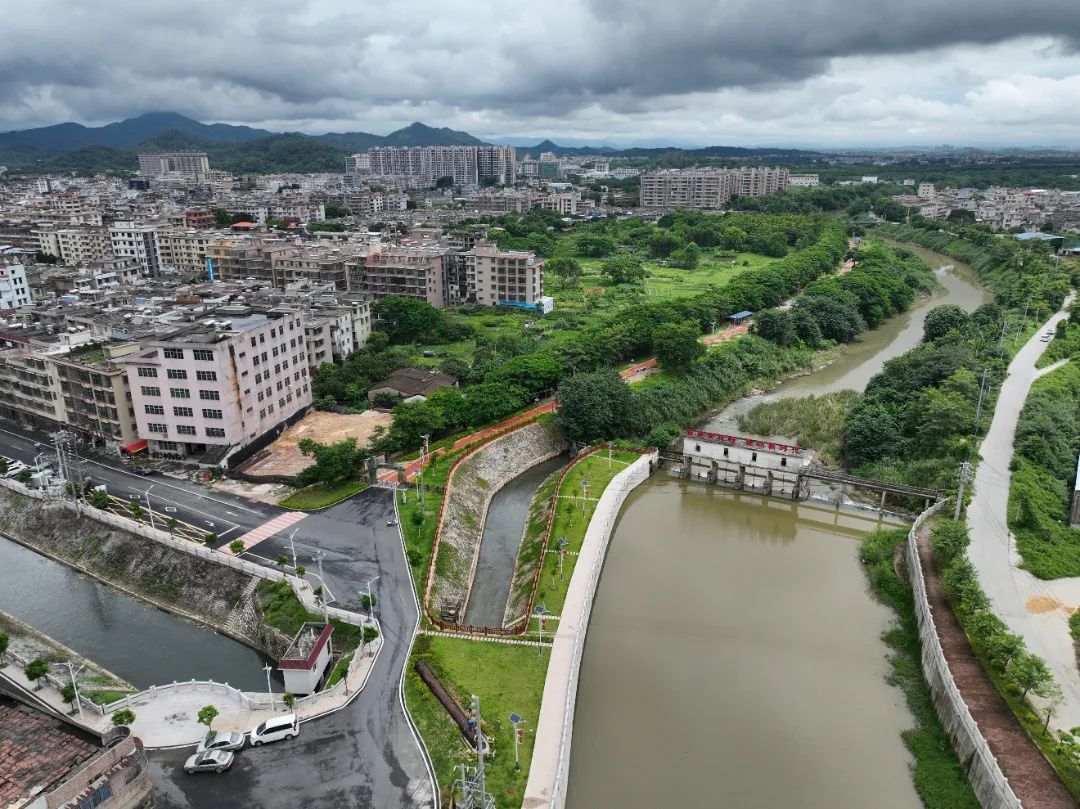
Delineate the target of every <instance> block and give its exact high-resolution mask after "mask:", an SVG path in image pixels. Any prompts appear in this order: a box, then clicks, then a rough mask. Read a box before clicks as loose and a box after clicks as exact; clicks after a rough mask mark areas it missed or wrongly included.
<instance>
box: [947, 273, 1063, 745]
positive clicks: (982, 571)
mask: <svg viewBox="0 0 1080 809" xmlns="http://www.w3.org/2000/svg"><path fill="white" fill-rule="evenodd" d="M1073 297H1074V294H1072V293H1071V294H1070V295H1069V297H1068V299H1067V300H1066V302H1065V305H1064V306H1065V307H1068V305H1069V304H1070V303H1071V302H1072V300H1073ZM1066 317H1067V312H1066V311H1065V308H1064V307H1063V308H1062V310H1061V311H1059V312H1057V313H1056V314H1054V315H1053V316H1051V317H1050V319H1049V320H1047V321H1046V322H1045V323H1044V324H1043V325H1042V326H1041V327H1040V328H1039V329H1038V330H1037V331H1036V332H1035V334H1033V335H1032V336H1031V339H1029V340H1028V341H1027V343H1026V344H1025V345H1024V346H1023V348H1021V349H1020V351H1019V352H1018V353H1017V355H1016V356H1015V357H1014V358H1013V361H1012V362H1011V363H1009V372H1008V376H1007V377H1006V378H1005V381H1004V382H1003V383H1002V386H1001V392H1000V394H999V395H998V401H997V407H996V408H995V410H994V418H993V420H992V421H991V423H990V429H989V430H988V431H987V433H986V437H985V438H984V439H983V442H982V446H981V448H980V451H979V454H980V457H981V460H980V461H979V465H978V467H977V469H976V472H975V484H974V492H973V497H972V500H971V505H970V506H969V507H968V510H967V524H968V528H969V529H970V531H971V547H970V548H969V549H968V555H969V556H970V558H971V561H972V564H974V565H975V569H976V570H977V571H978V574H979V581H980V583H981V584H982V587H983V589H984V590H985V591H986V594H987V595H988V596H989V597H990V602H991V604H992V606H993V610H994V613H995V614H997V615H998V616H999V617H1000V618H1001V619H1002V620H1004V621H1005V623H1006V624H1008V626H1009V628H1010V629H1011V630H1012V631H1013V632H1016V633H1017V634H1019V635H1021V636H1023V638H1024V640H1025V641H1026V642H1027V647H1028V649H1029V650H1030V651H1031V652H1034V653H1035V654H1037V655H1039V656H1040V657H1043V658H1045V659H1046V662H1047V664H1048V665H1049V666H1050V669H1051V671H1053V673H1054V677H1055V678H1056V679H1057V681H1058V684H1059V685H1060V686H1061V688H1062V690H1063V691H1064V693H1065V700H1064V702H1063V703H1062V705H1061V706H1060V707H1059V709H1058V713H1057V716H1056V717H1055V718H1054V719H1053V720H1052V723H1053V724H1054V726H1055V727H1057V728H1064V729H1068V728H1073V727H1076V726H1077V725H1080V671H1078V670H1077V665H1076V653H1075V651H1074V649H1073V641H1072V637H1071V636H1070V635H1069V626H1068V617H1069V615H1070V614H1071V613H1072V612H1073V611H1074V610H1075V609H1076V608H1077V607H1080V578H1073V579H1059V580H1057V581H1042V580H1040V579H1037V578H1035V577H1034V576H1032V575H1031V574H1030V573H1028V572H1027V571H1025V570H1021V569H1020V568H1019V564H1020V556H1019V554H1018V553H1017V551H1016V543H1015V540H1014V538H1013V537H1012V535H1011V534H1010V533H1009V528H1008V519H1007V516H1008V515H1007V512H1008V506H1009V483H1010V480H1011V478H1012V473H1011V471H1010V470H1009V464H1010V463H1011V461H1012V456H1013V441H1014V439H1015V437H1016V424H1017V421H1018V419H1019V418H1020V411H1021V410H1022V409H1023V407H1024V402H1025V401H1026V400H1027V395H1028V390H1029V388H1030V387H1031V383H1032V382H1033V381H1034V380H1035V379H1036V378H1037V372H1036V369H1035V363H1036V361H1037V360H1038V359H1039V356H1040V355H1041V354H1042V353H1043V351H1044V350H1045V349H1046V346H1047V345H1048V344H1047V343H1044V342H1042V340H1041V339H1040V337H1041V335H1042V334H1043V333H1044V332H1045V331H1047V330H1048V329H1054V328H1056V327H1057V324H1058V322H1059V321H1061V320H1064V319H1065V318H1066Z"/></svg>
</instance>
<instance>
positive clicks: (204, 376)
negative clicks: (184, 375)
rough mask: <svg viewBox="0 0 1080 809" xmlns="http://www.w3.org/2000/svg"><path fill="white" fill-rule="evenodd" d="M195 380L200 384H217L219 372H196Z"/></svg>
mask: <svg viewBox="0 0 1080 809" xmlns="http://www.w3.org/2000/svg"><path fill="white" fill-rule="evenodd" d="M195 378H196V379H198V380H199V381H200V382H217V371H196V372H195Z"/></svg>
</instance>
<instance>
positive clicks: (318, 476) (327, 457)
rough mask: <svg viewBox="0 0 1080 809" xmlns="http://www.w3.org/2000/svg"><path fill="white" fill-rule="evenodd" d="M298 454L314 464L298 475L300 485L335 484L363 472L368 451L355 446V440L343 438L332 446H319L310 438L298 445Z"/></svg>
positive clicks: (302, 440)
mask: <svg viewBox="0 0 1080 809" xmlns="http://www.w3.org/2000/svg"><path fill="white" fill-rule="evenodd" d="M299 447H300V452H301V453H302V454H304V455H305V456H310V457H312V458H314V459H315V460H314V463H312V464H311V465H310V466H308V467H306V468H305V469H304V470H303V471H302V472H301V473H300V475H299V477H300V482H301V483H328V484H329V483H335V482H337V481H339V480H345V479H347V478H352V477H355V476H356V475H359V474H360V473H361V472H363V470H364V464H365V463H366V462H367V458H368V451H367V450H366V449H365V448H364V447H360V446H357V443H356V439H355V438H345V439H342V440H341V441H337V442H335V443H333V444H320V443H318V442H317V441H313V440H311V439H310V438H304V439H301V440H300V443H299Z"/></svg>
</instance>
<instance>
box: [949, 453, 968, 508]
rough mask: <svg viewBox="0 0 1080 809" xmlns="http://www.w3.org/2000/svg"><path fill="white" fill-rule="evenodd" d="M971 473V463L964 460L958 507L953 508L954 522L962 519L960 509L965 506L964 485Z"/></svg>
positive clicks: (961, 470) (958, 493)
mask: <svg viewBox="0 0 1080 809" xmlns="http://www.w3.org/2000/svg"><path fill="white" fill-rule="evenodd" d="M970 473H971V464H969V463H968V462H967V461H964V462H963V463H962V464H960V491H959V492H957V495H956V508H955V509H954V510H953V515H952V518H953V522H956V521H957V520H959V519H960V509H961V508H963V506H964V487H965V486H966V485H967V481H968V475H969V474H970Z"/></svg>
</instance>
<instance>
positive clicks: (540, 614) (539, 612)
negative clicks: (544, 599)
mask: <svg viewBox="0 0 1080 809" xmlns="http://www.w3.org/2000/svg"><path fill="white" fill-rule="evenodd" d="M533 614H534V615H535V616H536V618H537V626H538V627H539V637H540V641H539V643H538V644H537V646H536V654H537V655H538V656H539V655H542V654H543V653H544V616H545V615H547V614H548V608H547V607H545V606H544V605H543V604H537V605H536V606H535V607H533Z"/></svg>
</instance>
